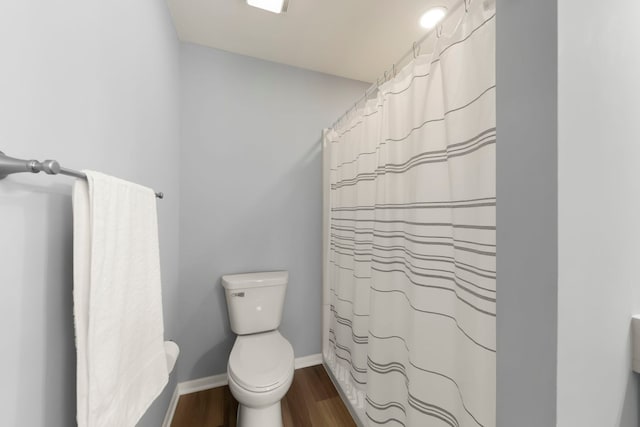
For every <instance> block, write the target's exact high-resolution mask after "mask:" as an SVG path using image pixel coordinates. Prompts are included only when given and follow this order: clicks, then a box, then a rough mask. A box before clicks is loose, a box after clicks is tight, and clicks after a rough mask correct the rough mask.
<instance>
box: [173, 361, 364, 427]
mask: <svg viewBox="0 0 640 427" xmlns="http://www.w3.org/2000/svg"><path fill="white" fill-rule="evenodd" d="M237 408H238V402H236V400H235V399H234V398H233V396H232V395H231V392H230V391H229V387H228V386H224V387H218V388H214V389H210V390H205V391H200V392H198V393H191V394H186V395H184V396H180V400H179V401H178V407H177V408H176V412H175V415H174V416H173V422H172V423H171V427H223V426H224V427H232V426H233V427H234V426H235V425H236V410H237ZM282 419H283V421H284V426H285V427H351V426H355V423H354V422H353V420H352V418H351V415H350V414H349V411H348V410H347V408H346V407H345V406H344V403H342V400H341V399H340V396H339V395H338V392H337V391H336V389H335V387H334V386H333V383H332V382H331V380H330V379H329V376H328V375H327V373H326V372H325V370H324V367H323V366H322V365H317V366H311V367H309V368H304V369H298V370H297V371H296V372H295V375H294V376H293V383H292V384H291V388H290V389H289V391H288V392H287V395H286V396H285V397H284V399H282Z"/></svg>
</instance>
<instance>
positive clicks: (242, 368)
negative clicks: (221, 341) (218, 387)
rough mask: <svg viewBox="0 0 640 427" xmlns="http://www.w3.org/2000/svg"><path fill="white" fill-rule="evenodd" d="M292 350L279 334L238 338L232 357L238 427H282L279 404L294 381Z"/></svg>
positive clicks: (231, 380) (229, 370)
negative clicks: (237, 404)
mask: <svg viewBox="0 0 640 427" xmlns="http://www.w3.org/2000/svg"><path fill="white" fill-rule="evenodd" d="M293 368H294V361H293V348H291V344H289V342H288V341H287V340H286V339H284V337H283V336H282V335H280V333H279V332H278V331H273V332H268V333H262V334H256V335H248V336H238V337H237V338H236V342H235V344H234V346H233V350H231V355H230V356H229V364H228V366H227V373H228V377H229V389H230V390H231V394H233V396H234V397H235V398H236V400H237V401H238V403H239V406H238V426H241V427H252V426H263V427H282V415H281V409H280V400H282V398H283V397H284V395H285V394H286V393H287V390H289V387H290V386H291V382H292V381H293V372H294V369H293Z"/></svg>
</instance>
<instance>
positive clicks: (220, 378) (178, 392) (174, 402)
mask: <svg viewBox="0 0 640 427" xmlns="http://www.w3.org/2000/svg"><path fill="white" fill-rule="evenodd" d="M321 364H322V353H318V354H310V355H309V356H303V357H297V358H296V359H295V360H294V366H295V369H302V368H308V367H309V366H315V365H321ZM227 384H228V380H227V373H226V372H225V373H224V374H219V375H212V376H210V377H204V378H198V379H195V380H189V381H183V382H181V383H178V385H177V386H176V389H175V391H174V392H173V397H172V398H171V403H170V404H169V409H167V414H166V416H165V418H164V423H163V424H162V426H163V427H169V426H170V425H171V421H173V414H174V413H175V412H176V407H177V406H178V400H179V399H180V396H182V395H183V394H189V393H195V392H198V391H203V390H209V389H211V388H216V387H222V386H224V385H227Z"/></svg>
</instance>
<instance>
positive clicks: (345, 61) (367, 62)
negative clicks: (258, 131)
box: [168, 0, 452, 82]
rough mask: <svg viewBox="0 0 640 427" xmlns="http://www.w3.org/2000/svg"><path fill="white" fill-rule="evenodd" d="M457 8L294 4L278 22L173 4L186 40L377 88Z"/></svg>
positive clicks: (429, 0) (228, 2)
mask: <svg viewBox="0 0 640 427" xmlns="http://www.w3.org/2000/svg"><path fill="white" fill-rule="evenodd" d="M448 3H452V2H451V0H289V8H288V11H287V12H286V13H283V14H274V13H270V12H266V11H263V10H260V9H256V8H254V7H250V6H248V5H247V4H246V2H245V0H168V4H169V8H170V10H171V15H172V17H173V21H174V24H175V26H176V29H177V31H178V36H179V37H180V40H182V41H184V42H190V43H196V44H200V45H204V46H209V47H213V48H216V49H222V50H225V51H229V52H234V53H238V54H241V55H248V56H253V57H256V58H260V59H265V60H267V61H274V62H279V63H282V64H287V65H292V66H295V67H300V68H305V69H308V70H314V71H320V72H323V73H328V74H334V75H337V76H341V77H346V78H350V79H355V80H361V81H366V82H374V81H375V80H376V78H378V77H381V76H382V75H383V74H384V71H385V70H387V69H388V68H389V67H390V66H391V64H392V63H393V62H395V61H397V60H398V59H399V58H400V56H402V55H403V54H404V53H405V52H407V51H408V50H409V49H410V48H411V45H412V43H413V42H414V41H415V40H418V39H420V38H421V37H422V36H423V35H424V34H425V33H426V30H425V29H423V28H421V27H420V25H419V23H418V20H419V19H420V16H421V15H422V13H424V12H425V11H426V10H427V9H429V8H430V7H433V6H440V5H444V6H446V5H447V4H448Z"/></svg>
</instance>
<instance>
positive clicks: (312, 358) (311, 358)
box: [294, 353, 322, 369]
mask: <svg viewBox="0 0 640 427" xmlns="http://www.w3.org/2000/svg"><path fill="white" fill-rule="evenodd" d="M316 365H322V353H318V354H310V355H308V356H302V357H296V359H295V361H294V366H295V368H296V369H302V368H308V367H309V366H316Z"/></svg>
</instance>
